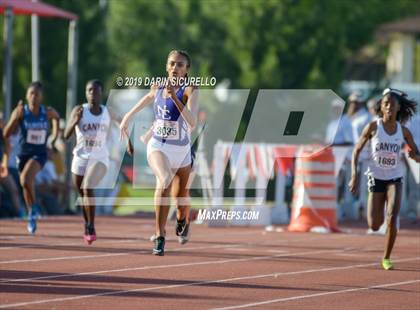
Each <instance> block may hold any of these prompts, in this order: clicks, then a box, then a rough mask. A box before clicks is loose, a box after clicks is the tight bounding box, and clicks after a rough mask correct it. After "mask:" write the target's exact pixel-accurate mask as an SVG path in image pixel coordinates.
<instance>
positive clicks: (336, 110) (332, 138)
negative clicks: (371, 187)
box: [325, 99, 353, 219]
mask: <svg viewBox="0 0 420 310" xmlns="http://www.w3.org/2000/svg"><path fill="white" fill-rule="evenodd" d="M344 106H345V103H344V102H343V101H342V100H340V99H334V100H333V101H332V102H331V116H330V117H331V120H330V122H329V123H328V126H327V132H326V136H325V142H326V143H327V144H329V145H334V146H350V145H353V129H352V126H351V121H350V119H349V118H348V116H347V115H346V114H343V111H344ZM350 159H351V150H349V152H348V154H347V155H346V159H345V160H344V162H343V165H342V166H341V169H340V171H339V173H338V176H337V202H338V205H339V211H338V215H339V218H340V219H341V218H342V217H344V216H348V215H349V213H351V212H350V210H348V209H349V208H351V201H352V196H351V194H350V193H349V192H348V191H346V184H347V183H348V182H349V181H350V173H349V168H350Z"/></svg>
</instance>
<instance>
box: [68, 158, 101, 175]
mask: <svg viewBox="0 0 420 310" xmlns="http://www.w3.org/2000/svg"><path fill="white" fill-rule="evenodd" d="M98 162H100V163H103V164H104V165H105V167H106V169H108V167H109V158H108V157H104V158H99V159H96V158H90V159H83V158H80V157H78V156H75V155H73V160H72V162H71V172H72V173H73V174H75V175H80V176H84V175H85V173H86V170H87V169H88V167H92V166H93V165H95V164H96V163H98Z"/></svg>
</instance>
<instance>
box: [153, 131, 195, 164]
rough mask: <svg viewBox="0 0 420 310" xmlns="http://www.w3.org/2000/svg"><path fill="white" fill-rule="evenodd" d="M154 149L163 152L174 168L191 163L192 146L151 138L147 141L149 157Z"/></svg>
mask: <svg viewBox="0 0 420 310" xmlns="http://www.w3.org/2000/svg"><path fill="white" fill-rule="evenodd" d="M154 151H160V152H162V153H163V154H164V155H165V156H166V158H167V159H168V161H169V165H170V167H171V168H172V169H179V168H182V167H185V166H188V165H191V146H190V145H189V144H187V145H173V144H167V143H162V142H160V141H158V140H156V139H154V138H151V139H150V140H149V142H148V143H147V158H149V156H150V154H151V153H153V152H154Z"/></svg>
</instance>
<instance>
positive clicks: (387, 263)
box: [382, 258, 394, 270]
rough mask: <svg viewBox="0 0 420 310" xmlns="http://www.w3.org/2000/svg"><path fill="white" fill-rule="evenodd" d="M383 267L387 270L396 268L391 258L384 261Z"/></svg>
mask: <svg viewBox="0 0 420 310" xmlns="http://www.w3.org/2000/svg"><path fill="white" fill-rule="evenodd" d="M382 267H383V268H384V269H385V270H390V269H393V268H394V266H393V265H392V262H391V260H390V259H389V258H384V259H382Z"/></svg>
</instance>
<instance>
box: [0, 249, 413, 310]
mask: <svg viewBox="0 0 420 310" xmlns="http://www.w3.org/2000/svg"><path fill="white" fill-rule="evenodd" d="M419 259H420V257H411V258H403V259H395V260H394V262H408V261H414V260H419ZM376 265H378V262H375V263H367V264H358V265H350V266H344V267H331V268H320V269H310V270H300V271H290V272H275V273H270V274H261V275H253V276H244V277H237V278H227V279H219V280H208V281H196V282H191V283H187V284H173V285H163V286H152V287H145V288H138V289H131V290H119V291H111V292H109V291H108V292H103V293H96V294H88V295H78V296H70V297H62V298H52V299H41V300H35V301H29V302H21V303H15V304H5V305H0V309H4V308H16V307H24V306H29V305H37V304H45V303H50V302H64V301H72V300H80V299H87V298H94V297H100V296H112V295H120V294H129V293H138V292H146V291H157V290H162V289H165V290H167V289H172V288H181V287H190V286H202V285H207V284H214V283H226V282H234V281H243V280H253V279H261V278H269V277H278V276H283V275H298V274H307V273H315V272H327V271H336V270H346V269H353V268H362V267H370V266H376ZM413 281H416V282H418V281H420V280H413ZM388 285H389V284H388ZM365 289H366V288H365ZM351 290H360V289H351ZM335 292H336V291H335ZM328 293H329V292H328ZM333 293H334V292H331V293H330V294H333ZM320 294H322V293H320ZM323 294H326V293H323ZM312 295H319V294H312ZM297 297H299V296H297ZM297 297H294V298H297ZM289 298H290V297H289Z"/></svg>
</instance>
